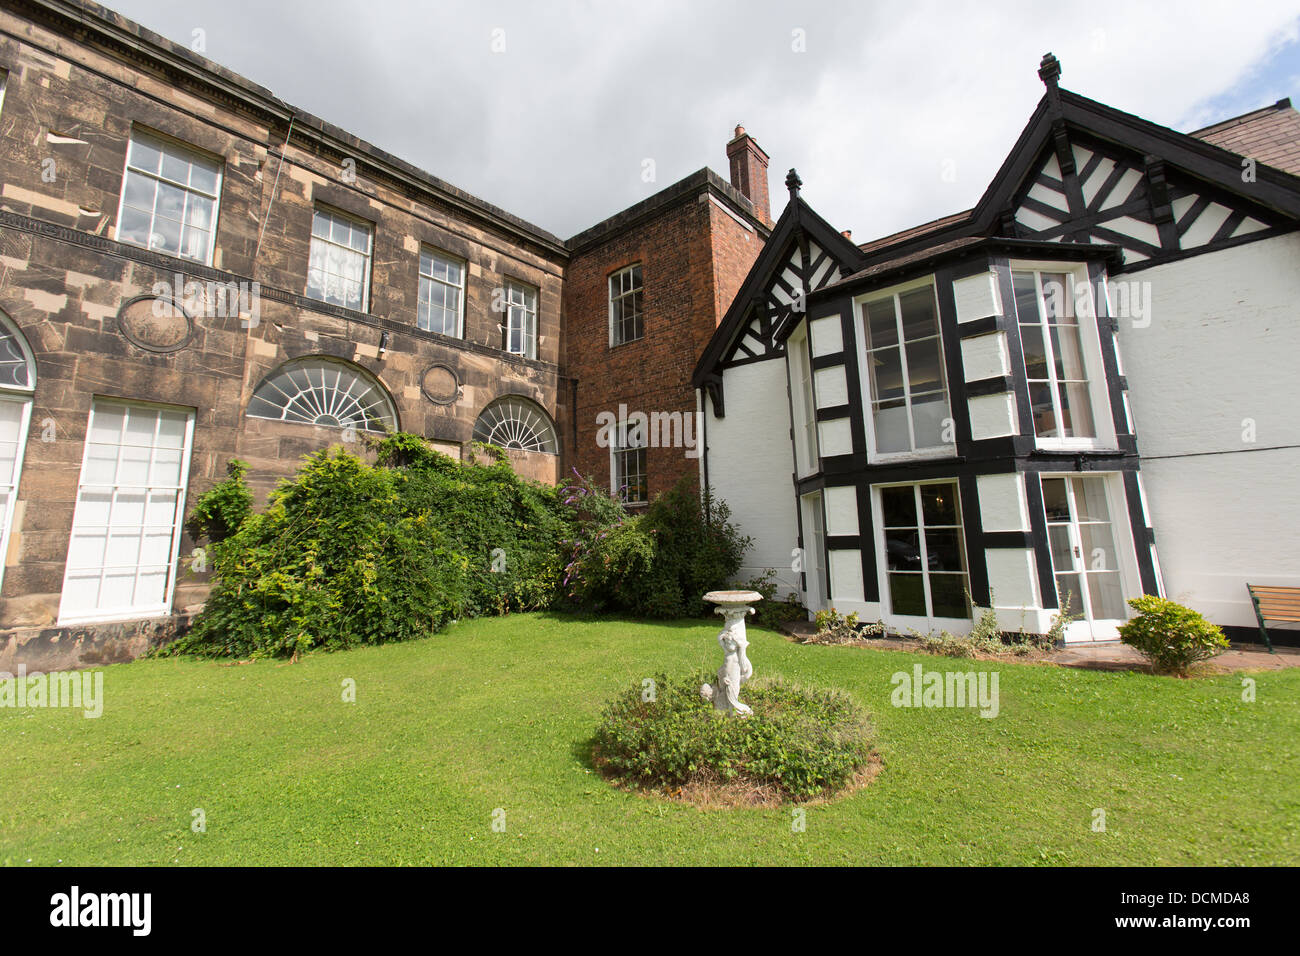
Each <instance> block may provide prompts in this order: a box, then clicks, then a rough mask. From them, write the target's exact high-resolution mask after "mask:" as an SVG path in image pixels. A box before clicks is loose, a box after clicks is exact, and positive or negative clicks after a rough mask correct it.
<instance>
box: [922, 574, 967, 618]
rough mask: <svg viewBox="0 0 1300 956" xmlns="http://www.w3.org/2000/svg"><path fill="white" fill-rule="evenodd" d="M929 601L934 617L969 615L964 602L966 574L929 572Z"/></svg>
mask: <svg viewBox="0 0 1300 956" xmlns="http://www.w3.org/2000/svg"><path fill="white" fill-rule="evenodd" d="M930 601H931V603H932V604H933V605H934V616H935V617H970V605H969V604H968V603H967V602H966V575H964V574H931V575H930Z"/></svg>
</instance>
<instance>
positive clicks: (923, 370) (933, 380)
mask: <svg viewBox="0 0 1300 956" xmlns="http://www.w3.org/2000/svg"><path fill="white" fill-rule="evenodd" d="M907 382H908V387H909V388H910V389H911V391H912V393H913V394H915V393H917V392H933V391H936V390H940V389H942V388H943V365H942V363H941V360H940V357H939V340H938V339H928V340H926V341H924V342H909V343H908V344H907Z"/></svg>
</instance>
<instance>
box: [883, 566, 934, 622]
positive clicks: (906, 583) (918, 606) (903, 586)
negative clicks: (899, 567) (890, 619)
mask: <svg viewBox="0 0 1300 956" xmlns="http://www.w3.org/2000/svg"><path fill="white" fill-rule="evenodd" d="M889 606H890V608H891V609H892V610H893V612H894V613H895V614H912V615H915V616H917V617H925V616H926V614H925V585H924V584H923V583H922V581H921V575H919V574H890V575H889Z"/></svg>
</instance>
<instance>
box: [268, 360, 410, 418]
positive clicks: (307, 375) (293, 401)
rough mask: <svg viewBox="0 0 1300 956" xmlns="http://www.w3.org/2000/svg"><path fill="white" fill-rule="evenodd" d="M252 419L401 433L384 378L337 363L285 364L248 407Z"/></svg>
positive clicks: (296, 361) (308, 361)
mask: <svg viewBox="0 0 1300 956" xmlns="http://www.w3.org/2000/svg"><path fill="white" fill-rule="evenodd" d="M248 414H249V416H250V417H252V418H269V419H272V420H273V421H281V422H299V423H301V424H304V425H325V426H327V427H329V428H346V427H348V426H349V425H350V426H352V427H354V428H364V429H367V430H369V431H397V410H396V409H395V408H394V407H393V402H392V399H390V398H389V397H388V393H387V392H386V391H384V387H383V386H382V385H380V384H379V380H378V379H376V378H375V377H374V376H373V375H371V374H370V373H368V372H366V371H365V370H363V369H359V368H356V367H355V366H352V365H348V364H346V363H345V362H341V361H338V360H336V359H330V358H324V357H322V356H312V357H310V358H301V359H293V360H292V361H289V362H285V363H284V364H283V365H281V366H280V367H279V368H278V369H276V370H275V371H274V372H272V373H271V374H270V375H268V376H267V377H266V378H264V379H263V380H262V384H261V385H259V386H257V389H256V390H255V391H254V392H253V398H252V400H251V401H250V402H249V403H248Z"/></svg>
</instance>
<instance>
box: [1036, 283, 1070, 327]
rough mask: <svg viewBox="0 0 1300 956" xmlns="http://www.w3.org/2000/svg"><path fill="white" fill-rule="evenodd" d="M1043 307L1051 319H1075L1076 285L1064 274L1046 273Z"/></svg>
mask: <svg viewBox="0 0 1300 956" xmlns="http://www.w3.org/2000/svg"><path fill="white" fill-rule="evenodd" d="M1041 281H1042V283H1043V307H1044V308H1045V309H1046V310H1047V316H1048V318H1049V319H1072V318H1073V317H1074V284H1073V283H1072V282H1071V281H1070V277H1069V276H1068V275H1066V274H1065V273H1063V272H1044V273H1043V274H1042V276H1041Z"/></svg>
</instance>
